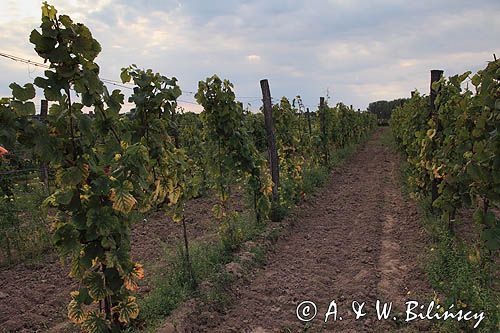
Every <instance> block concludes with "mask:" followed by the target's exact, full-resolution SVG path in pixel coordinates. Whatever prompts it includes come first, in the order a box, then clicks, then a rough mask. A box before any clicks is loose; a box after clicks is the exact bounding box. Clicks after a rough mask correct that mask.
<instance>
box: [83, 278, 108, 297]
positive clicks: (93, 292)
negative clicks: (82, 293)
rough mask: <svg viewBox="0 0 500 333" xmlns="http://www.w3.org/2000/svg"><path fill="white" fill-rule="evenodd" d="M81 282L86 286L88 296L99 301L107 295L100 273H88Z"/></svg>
mask: <svg viewBox="0 0 500 333" xmlns="http://www.w3.org/2000/svg"><path fill="white" fill-rule="evenodd" d="M83 283H84V284H85V286H86V287H87V289H88V291H89V295H90V297H92V298H93V299H94V300H96V301H100V300H102V299H104V298H105V297H106V296H107V295H108V293H107V290H106V286H105V284H104V278H103V276H102V274H101V273H97V272H92V273H89V274H88V275H87V276H85V277H84V278H83Z"/></svg>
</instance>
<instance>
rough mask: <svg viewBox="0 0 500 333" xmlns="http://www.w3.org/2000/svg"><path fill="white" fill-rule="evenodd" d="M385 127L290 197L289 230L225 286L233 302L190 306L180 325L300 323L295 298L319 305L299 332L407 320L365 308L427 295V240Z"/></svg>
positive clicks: (216, 328)
mask: <svg viewBox="0 0 500 333" xmlns="http://www.w3.org/2000/svg"><path fill="white" fill-rule="evenodd" d="M384 131H386V130H384V129H379V130H378V131H377V132H376V133H375V134H374V136H373V137H372V138H371V140H370V141H369V142H367V143H366V144H365V145H364V146H362V147H360V149H358V151H357V152H356V153H355V154H354V156H353V157H352V158H351V159H350V161H348V162H347V163H346V164H345V165H344V166H342V167H340V168H339V169H337V170H335V171H334V172H333V174H332V176H331V179H330V181H329V182H328V184H327V185H326V186H325V187H324V188H323V189H322V190H321V191H320V192H318V193H317V194H316V195H314V197H313V198H312V199H311V200H309V201H307V202H303V203H302V204H301V205H299V207H298V208H297V209H296V210H295V214H294V215H295V216H293V217H290V218H292V219H293V223H292V225H291V226H290V228H291V230H290V231H289V233H287V235H284V236H283V237H282V238H281V239H280V240H279V241H278V242H277V244H276V245H275V249H274V251H272V253H270V254H269V255H268V258H267V263H266V266H265V268H264V269H262V270H258V271H256V272H253V273H251V276H250V277H249V278H247V279H246V280H244V281H241V282H238V285H237V286H235V288H233V289H234V290H232V291H233V292H234V293H235V298H236V300H235V301H234V303H233V304H232V305H231V306H230V307H229V308H228V309H226V311H225V312H224V313H218V312H215V311H217V310H215V311H212V313H208V314H207V313H202V314H196V313H195V314H192V315H190V316H189V321H190V323H183V326H184V327H186V332H253V333H259V332H260V333H262V332H302V331H303V329H304V327H305V325H304V324H302V323H301V322H300V321H299V320H298V319H297V317H296V314H295V311H296V306H297V305H298V304H299V303H300V302H302V301H304V300H311V301H314V302H315V304H316V305H317V306H318V315H317V317H316V318H315V319H314V320H313V321H311V322H309V326H310V327H309V329H308V330H307V332H387V331H407V330H408V329H409V328H410V327H409V326H410V325H407V324H403V325H402V326H400V327H398V326H396V324H395V323H393V322H392V321H378V320H377V318H376V314H375V310H374V306H375V302H376V300H377V299H380V300H381V301H392V302H394V305H393V308H395V309H396V310H399V311H401V310H404V307H403V304H404V302H405V301H407V300H408V299H415V298H417V299H422V300H424V301H427V302H428V301H430V299H429V294H430V287H429V285H428V284H427V282H426V281H427V279H426V277H425V274H424V273H423V272H422V270H421V269H420V268H419V267H418V264H417V262H419V259H418V257H419V255H420V254H421V253H423V251H424V247H425V246H426V243H427V239H426V236H425V233H424V231H423V228H421V227H420V225H419V223H418V214H417V210H416V207H415V205H414V204H413V203H411V202H408V201H407V199H406V198H405V196H404V195H403V193H402V192H401V187H400V184H399V181H398V179H399V162H400V161H399V157H398V155H397V154H396V153H395V152H394V151H393V150H392V149H391V148H390V147H388V146H387V145H385V144H383V143H382V141H381V137H382V135H383V133H384ZM408 292H409V293H408ZM332 300H336V302H337V305H338V309H339V316H341V317H342V318H343V320H342V321H339V320H337V321H335V322H333V320H331V319H332V317H330V320H329V321H328V322H327V323H326V324H325V323H324V318H325V317H324V314H325V313H326V312H327V309H328V305H329V304H330V302H331V301H332ZM353 300H358V301H360V302H366V306H365V309H366V310H367V312H368V314H367V316H366V317H364V318H363V319H359V320H355V319H354V315H353V314H352V311H350V309H351V302H352V301H353ZM219 311H220V310H219ZM207 318H208V320H207ZM403 319H404V318H403ZM418 325H419V326H417V327H414V328H413V329H414V330H415V329H416V330H419V331H420V330H427V329H428V326H426V325H428V324H427V323H423V322H421V323H418Z"/></svg>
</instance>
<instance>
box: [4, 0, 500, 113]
mask: <svg viewBox="0 0 500 333" xmlns="http://www.w3.org/2000/svg"><path fill="white" fill-rule="evenodd" d="M51 3H52V4H54V5H55V6H56V8H57V9H58V10H59V12H61V13H66V14H68V15H70V16H71V17H73V18H74V19H75V20H77V21H80V22H83V23H84V24H86V25H87V26H89V28H90V29H91V31H92V32H93V34H94V36H95V38H97V39H98V40H99V42H100V43H101V45H102V46H103V51H102V53H101V54H100V56H99V57H98V59H97V62H98V63H99V64H100V66H101V74H102V76H103V77H106V78H110V79H115V80H117V79H119V78H118V75H119V72H120V68H122V67H124V66H127V65H129V64H132V63H135V64H137V65H139V66H141V67H145V68H152V69H153V70H155V71H159V72H161V73H163V74H164V75H167V76H175V77H177V78H178V79H179V84H180V85H181V87H182V88H183V89H184V90H186V91H195V90H196V88H197V83H198V81H199V80H203V79H205V78H206V77H207V76H210V75H212V74H214V73H217V74H218V75H219V76H221V77H224V78H228V79H230V80H231V81H232V82H233V83H234V85H235V90H236V93H237V94H238V95H239V96H244V97H251V98H248V99H242V100H244V101H245V102H247V101H252V103H253V104H255V105H253V106H252V107H254V108H257V107H258V106H259V103H260V87H259V80H260V79H262V78H268V79H269V80H270V85H271V93H272V94H273V96H274V97H275V98H276V99H278V98H279V97H281V96H282V95H286V96H288V97H291V98H293V97H294V96H295V95H297V94H300V95H301V96H302V98H303V100H304V102H305V104H306V105H308V106H310V107H315V106H316V105H317V103H318V100H319V96H320V95H324V94H325V93H326V90H327V89H328V90H329V92H330V95H331V103H335V102H337V101H340V100H342V101H344V102H345V103H346V104H353V105H354V107H355V108H365V107H366V106H367V105H368V103H369V102H371V101H374V100H377V99H392V98H398V97H401V96H408V95H409V91H410V90H413V89H414V88H418V89H419V90H421V91H422V92H424V93H425V92H427V89H428V79H429V70H430V69H434V68H441V69H444V70H445V71H446V74H449V75H452V74H456V73H461V72H464V71H466V70H468V69H471V70H478V69H480V68H482V67H484V66H485V64H486V61H488V60H491V59H492V54H493V53H495V52H496V53H497V54H499V53H500V49H499V46H500V43H498V42H500V40H499V37H498V36H500V20H498V17H499V16H500V2H499V1H496V0H490V1H486V0H483V1H481V0H478V1H475V2H471V1H465V0H455V1H451V0H442V1H430V0H428V1H418V2H408V1H399V0H378V1H361V0H349V1H348V0H329V1H320V0H308V1H306V0H302V1H298V0H297V1H292V0H279V1H268V0H255V1H251V2H248V1H243V0H233V1H229V0H227V1H224V0H213V1H210V2H201V1H194V0H166V1H161V2H160V1H147V0H142V1H141V0H135V1H131V0H98V1H91V0H85V1H76V0H72V1H62V0H57V1H51ZM40 4H41V1H34V0H20V1H14V0H8V1H7V4H6V5H5V8H7V10H8V12H9V15H4V16H3V17H1V18H0V51H1V52H6V53H13V54H16V55H19V56H22V57H26V58H30V59H33V60H37V56H36V54H35V53H34V51H33V49H32V46H31V45H30V43H29V41H28V36H29V33H30V31H31V30H32V29H33V28H35V27H37V26H38V25H39V20H40V12H39V7H40ZM0 66H1V68H2V77H1V78H0V95H7V94H9V93H10V92H9V89H8V84H9V83H10V82H12V81H17V82H20V83H23V82H26V81H31V80H32V77H33V76H36V75H39V74H40V71H39V70H37V69H33V68H31V69H29V68H27V66H26V65H21V64H18V63H13V62H10V61H8V60H6V59H0ZM30 76H31V77H30ZM181 99H183V100H184V101H187V102H194V99H193V95H192V94H183V96H182V97H181ZM184 106H185V108H186V109H190V108H191V107H193V108H194V106H193V104H191V103H185V104H184Z"/></svg>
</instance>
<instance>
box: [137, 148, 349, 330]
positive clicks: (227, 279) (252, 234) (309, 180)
mask: <svg viewBox="0 0 500 333" xmlns="http://www.w3.org/2000/svg"><path fill="white" fill-rule="evenodd" d="M356 147H357V144H356V145H354V144H353V145H349V146H347V147H345V148H342V149H337V150H335V151H333V152H332V154H331V155H330V157H331V159H330V167H336V166H339V165H341V164H342V163H343V162H344V161H345V160H346V159H347V158H348V157H349V156H351V155H352V154H353V153H354V152H355V150H356ZM329 175H330V169H329V168H325V167H317V168H308V169H306V170H304V174H303V191H304V193H306V194H310V193H313V192H314V191H316V190H317V189H318V188H319V187H320V186H322V185H323V184H324V183H325V182H326V181H327V180H328V177H329ZM248 200H249V199H248V198H247V201H248ZM274 210H275V211H274V214H277V215H279V216H278V217H279V220H281V219H283V218H284V217H285V216H286V215H287V214H288V211H289V210H288V209H287V208H284V207H282V206H280V207H274ZM231 223H232V226H233V228H234V230H236V231H237V233H238V235H239V237H238V238H237V241H236V242H237V243H236V244H235V243H231V242H230V243H229V244H228V243H227V240H225V241H223V240H220V241H218V242H213V243H197V242H191V243H190V257H191V261H192V266H193V270H194V274H195V276H196V280H197V282H198V283H199V284H200V285H204V286H209V287H208V288H205V287H203V288H198V289H197V290H193V288H192V287H191V284H190V281H188V279H187V276H189V275H188V274H187V272H186V266H185V265H184V264H183V263H184V259H183V258H184V253H183V247H182V246H179V247H178V248H177V250H176V251H174V252H173V253H166V262H167V264H166V265H162V267H155V268H152V269H151V270H152V271H153V272H152V275H153V278H152V280H153V281H152V290H151V292H149V293H148V294H146V295H145V297H144V298H143V299H141V300H139V306H140V309H141V312H140V314H139V318H138V319H137V320H136V322H135V324H134V326H133V327H131V328H129V329H128V330H127V332H129V333H135V332H146V333H148V332H155V331H156V330H157V329H158V328H159V327H160V326H161V325H162V324H163V321H164V319H165V317H167V316H168V315H170V314H171V313H172V311H173V310H174V309H176V308H177V307H178V306H179V305H180V304H181V303H182V302H184V301H186V300H187V299H188V298H190V297H197V298H198V299H200V300H201V301H202V302H206V303H208V304H210V305H212V306H215V307H217V308H219V309H221V308H224V307H225V306H227V304H228V303H229V302H230V301H231V300H230V296H229V294H228V293H227V288H228V286H229V285H231V283H232V282H233V279H234V277H233V276H232V275H230V274H228V273H227V272H226V270H225V268H224V266H225V265H226V264H227V263H229V262H232V261H234V260H235V256H234V250H235V249H238V248H239V247H240V245H241V244H242V243H243V242H245V241H249V240H253V239H255V238H257V237H259V236H261V235H262V234H263V231H264V230H265V228H266V225H265V224H264V223H256V221H255V216H254V212H253V210H251V212H250V211H249V212H247V213H244V214H239V215H238V216H237V217H236V218H234V219H233V220H232V221H231ZM279 234H280V231H279V230H278V229H273V230H272V231H271V232H270V234H269V235H268V239H270V240H271V241H273V242H275V241H276V240H277V239H278V237H279ZM249 251H250V252H251V253H252V254H253V260H252V261H251V262H245V263H244V264H245V265H251V266H254V267H261V266H263V265H265V263H266V249H265V248H264V247H260V246H256V247H254V248H252V249H249ZM165 267H168V269H169V270H168V271H165Z"/></svg>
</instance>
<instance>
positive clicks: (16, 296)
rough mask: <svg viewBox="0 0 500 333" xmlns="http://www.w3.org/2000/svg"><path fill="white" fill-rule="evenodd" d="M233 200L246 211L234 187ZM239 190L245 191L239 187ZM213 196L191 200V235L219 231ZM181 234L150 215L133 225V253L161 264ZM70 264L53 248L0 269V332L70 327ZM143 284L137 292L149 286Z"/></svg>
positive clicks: (144, 260)
mask: <svg viewBox="0 0 500 333" xmlns="http://www.w3.org/2000/svg"><path fill="white" fill-rule="evenodd" d="M235 192H236V195H235V199H234V203H233V205H234V206H235V207H236V209H237V210H242V202H243V199H242V197H241V194H238V191H235ZM239 192H241V191H239ZM214 203H215V201H214V199H213V198H211V197H201V198H198V199H194V200H192V201H191V202H189V203H188V205H187V209H186V221H187V229H188V234H189V237H190V238H191V239H196V240H209V239H210V238H214V237H215V236H216V233H217V226H216V225H215V224H214V223H212V221H211V215H212V213H211V208H212V206H213V204H214ZM181 239H182V227H181V225H180V224H176V223H174V222H172V220H171V219H170V218H168V217H167V216H165V214H164V213H161V212H158V213H154V214H152V215H151V216H150V217H149V218H148V219H147V221H146V222H142V221H141V222H139V223H137V224H136V225H134V228H133V235H132V257H133V259H134V260H136V261H139V262H141V263H146V264H148V263H157V262H158V261H160V260H163V259H164V253H165V250H166V249H167V250H172V249H174V248H175V247H176V246H177V244H178V243H179V242H180V241H181ZM68 272H69V267H68V266H67V265H65V264H61V262H60V260H59V258H58V256H57V255H56V254H55V253H54V252H53V251H49V253H48V254H46V255H43V254H42V255H41V256H40V257H39V258H34V259H32V260H27V261H25V262H22V263H19V264H17V265H15V266H10V267H2V268H1V269H0V332H23V333H27V332H42V331H47V332H55V331H61V330H64V327H65V326H67V324H68V321H67V310H66V306H67V304H68V302H69V300H70V297H69V293H70V292H71V291H72V290H75V289H77V284H76V282H75V281H74V280H72V279H70V278H69V277H68ZM147 273H148V272H147V271H146V280H145V284H144V285H143V286H142V287H141V289H142V290H141V289H140V290H139V293H145V292H147V291H148V290H149V288H150V287H149V285H148V282H149V280H148V277H150V276H148V275H147Z"/></svg>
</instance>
